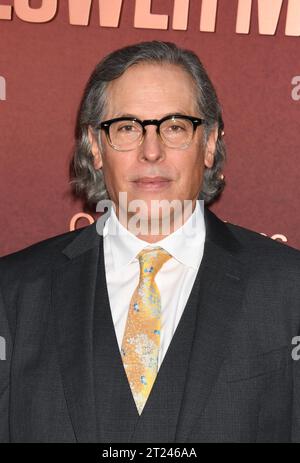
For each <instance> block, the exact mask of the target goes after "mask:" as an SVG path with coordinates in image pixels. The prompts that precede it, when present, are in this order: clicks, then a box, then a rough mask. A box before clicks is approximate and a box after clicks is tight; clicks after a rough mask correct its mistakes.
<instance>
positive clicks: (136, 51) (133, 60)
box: [70, 41, 226, 205]
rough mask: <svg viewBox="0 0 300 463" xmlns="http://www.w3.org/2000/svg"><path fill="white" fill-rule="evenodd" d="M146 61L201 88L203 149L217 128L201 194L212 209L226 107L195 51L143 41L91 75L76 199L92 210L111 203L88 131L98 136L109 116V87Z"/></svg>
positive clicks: (81, 118)
mask: <svg viewBox="0 0 300 463" xmlns="http://www.w3.org/2000/svg"><path fill="white" fill-rule="evenodd" d="M142 62H143V63H144V62H146V63H147V62H150V63H170V64H174V65H177V66H181V67H182V68H183V69H184V70H185V71H186V72H188V74H189V75H190V76H191V77H192V79H193V80H194V82H195V83H196V88H197V105H198V109H199V112H200V114H201V113H202V114H203V117H204V119H205V121H206V122H205V124H204V136H203V144H204V146H205V145H206V143H207V141H208V138H209V135H210V133H211V132H212V130H213V129H215V127H216V126H217V127H218V137H217V142H216V150H215V153H214V164H213V166H212V167H211V168H205V169H204V176H203V184H202V190H201V192H200V195H199V199H203V200H204V202H205V204H209V203H211V202H212V201H213V200H215V199H216V198H217V196H219V194H220V193H221V191H222V190H223V189H224V187H225V180H224V176H223V175H222V168H223V164H224V162H225V159H226V149H225V144H224V141H223V134H224V132H223V129H224V123H223V119H222V110H221V106H220V103H219V101H218V97H217V94H216V91H215V89H214V87H213V84H212V82H211V81H210V79H209V77H208V75H207V73H206V70H205V69H204V66H203V65H202V63H201V61H200V60H199V58H198V57H197V55H196V54H195V53H194V52H192V51H190V50H185V49H182V48H179V47H178V46H177V45H175V44H174V43H171V42H160V41H151V42H141V43H137V44H134V45H130V46H127V47H124V48H121V49H119V50H116V51H114V52H112V53H110V54H109V55H107V56H106V57H105V58H104V59H103V60H102V61H101V62H100V63H99V64H97V66H96V67H95V69H94V71H93V73H92V74H91V76H90V78H89V80H88V82H87V85H86V87H85V90H84V94H83V97H82V100H81V103H80V107H79V111H78V115H77V122H76V129H75V138H76V146H75V152H74V156H73V158H72V161H71V165H70V176H71V181H70V183H71V185H72V187H73V189H74V191H75V194H77V195H78V196H83V197H85V199H86V201H87V203H88V204H89V205H92V204H94V203H97V202H98V201H100V200H102V199H106V198H108V193H107V190H106V187H105V183H104V178H103V173H102V169H98V170H96V169H95V168H94V164H93V160H94V158H93V154H92V151H91V144H90V142H89V138H88V129H89V126H90V127H91V128H92V130H93V132H94V134H95V135H96V136H97V129H96V127H97V126H98V125H99V123H100V122H101V120H102V115H103V114H104V110H105V105H106V90H107V86H108V84H109V82H111V81H112V80H114V79H117V78H118V77H120V76H121V75H122V74H123V73H124V72H125V71H126V70H127V69H128V68H129V67H130V66H132V65H134V64H137V63H142ZM98 139H99V138H98Z"/></svg>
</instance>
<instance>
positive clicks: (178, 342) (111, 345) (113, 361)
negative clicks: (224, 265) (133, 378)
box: [93, 252, 201, 443]
mask: <svg viewBox="0 0 300 463" xmlns="http://www.w3.org/2000/svg"><path fill="white" fill-rule="evenodd" d="M99 259H100V260H99V266H98V276H97V282H98V283H97V285H96V294H95V308H94V333H93V349H94V356H93V365H94V381H95V403H96V416H97V441H98V442H105V443H116V442H119V443H124V442H128V443H130V442H134V443H136V442H147V443H148V442H149V443H150V442H174V440H175V434H176V426H177V421H178V416H179V412H180V407H181V402H182V398H183V393H184V387H185V380H186V376H187V372H188V365H189V358H190V353H191V349H192V344H193V335H194V330H195V326H196V318H197V311H198V310H197V309H198V305H197V301H198V291H199V278H198V276H199V275H197V277H196V280H195V284H194V285H193V288H192V291H191V294H190V296H189V299H188V301H187V304H186V306H185V309H184V311H183V314H182V316H181V319H180V320H179V323H178V326H177V329H176V331H175V333H174V335H173V338H172V340H171V343H170V345H169V348H168V350H167V352H166V354H165V357H164V359H163V362H162V364H161V366H160V368H159V371H158V375H157V377H156V380H155V382H154V385H153V387H152V390H151V393H150V395H149V397H148V400H147V402H146V404H145V407H144V409H143V412H142V414H141V415H139V414H138V411H137V409H136V405H135V402H134V399H133V396H132V393H131V389H130V386H129V383H128V380H127V376H126V373H125V370H124V367H123V362H122V358H121V354H120V351H119V346H118V342H117V337H116V334H115V329H114V325H113V319H112V316H111V309H110V305H109V298H108V293H107V287H106V284H105V283H104V282H105V281H106V279H105V268H104V257H103V252H100V253H99ZM200 268H201V266H200ZM198 273H199V272H198ZM169 310H172V308H171V307H170V308H169Z"/></svg>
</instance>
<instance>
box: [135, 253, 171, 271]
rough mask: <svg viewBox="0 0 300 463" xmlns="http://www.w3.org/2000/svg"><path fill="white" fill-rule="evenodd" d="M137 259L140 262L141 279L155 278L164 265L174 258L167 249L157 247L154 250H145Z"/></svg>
mask: <svg viewBox="0 0 300 463" xmlns="http://www.w3.org/2000/svg"><path fill="white" fill-rule="evenodd" d="M137 257H138V259H139V262H140V271H141V277H142V278H154V277H155V275H156V274H157V272H158V271H159V270H160V269H161V267H162V266H163V264H164V263H165V262H167V260H169V259H171V257H172V256H171V254H169V253H168V252H167V251H166V250H165V249H163V248H161V247H159V246H157V247H156V248H152V249H148V248H145V249H143V250H142V251H140V252H139V254H138V256H137Z"/></svg>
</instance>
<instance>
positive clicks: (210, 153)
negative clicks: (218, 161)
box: [204, 126, 218, 169]
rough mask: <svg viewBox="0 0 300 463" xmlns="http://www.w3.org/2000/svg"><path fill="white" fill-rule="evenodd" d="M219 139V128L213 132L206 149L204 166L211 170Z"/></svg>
mask: <svg viewBox="0 0 300 463" xmlns="http://www.w3.org/2000/svg"><path fill="white" fill-rule="evenodd" d="M217 139H218V126H216V127H215V128H214V129H213V130H212V131H211V133H210V135H209V137H208V141H207V144H206V148H205V156H204V164H205V166H206V167H208V168H209V169H210V168H211V167H212V166H213V165H214V153H215V151H216V143H217Z"/></svg>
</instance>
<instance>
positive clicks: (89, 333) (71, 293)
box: [52, 223, 105, 442]
mask: <svg viewBox="0 0 300 463" xmlns="http://www.w3.org/2000/svg"><path fill="white" fill-rule="evenodd" d="M101 244H102V238H101V237H100V236H99V235H98V234H97V232H96V223H94V224H92V225H90V226H88V227H86V228H85V229H84V230H83V231H82V232H81V233H79V235H77V236H76V237H75V239H74V240H73V241H72V242H71V243H70V244H69V245H68V246H67V247H66V248H65V249H64V250H63V253H64V254H65V255H66V256H67V257H68V258H69V260H68V262H67V263H65V264H63V265H62V266H61V267H60V268H59V269H58V270H57V269H56V271H55V274H54V275H53V290H52V295H53V306H54V310H55V314H54V316H55V320H56V329H57V348H58V356H59V363H60V369H61V375H62V381H63V385H64V390H65V396H66V401H67V405H68V409H69V413H70V417H71V421H72V425H73V427H74V432H75V436H76V439H77V441H79V442H96V414H95V403H94V380H93V349H92V348H93V310H94V296H95V285H96V281H97V267H98V256H99V246H100V245H101ZM99 284H102V285H104V284H105V282H103V281H102V282H99Z"/></svg>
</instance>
